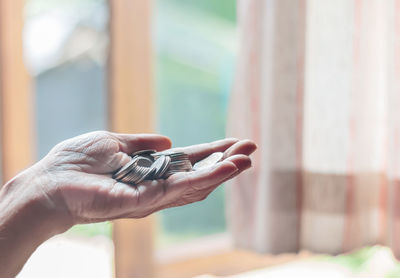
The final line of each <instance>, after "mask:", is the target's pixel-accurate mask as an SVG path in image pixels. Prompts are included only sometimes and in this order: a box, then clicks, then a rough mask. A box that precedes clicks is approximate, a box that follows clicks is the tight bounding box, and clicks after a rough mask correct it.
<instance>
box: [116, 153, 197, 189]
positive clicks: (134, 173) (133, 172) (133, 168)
mask: <svg viewBox="0 0 400 278" xmlns="http://www.w3.org/2000/svg"><path fill="white" fill-rule="evenodd" d="M191 170H192V164H191V162H190V160H189V156H188V155H187V154H185V153H183V152H172V151H169V152H156V151H154V150H144V151H139V152H136V153H134V154H132V159H131V161H129V162H128V163H127V164H126V165H124V166H123V167H122V168H121V169H120V170H118V171H117V172H116V173H115V174H114V175H113V178H114V179H116V180H117V181H122V182H124V183H129V184H139V183H140V182H142V181H144V180H157V179H166V178H168V177H169V176H171V175H173V174H175V173H178V172H187V171H191Z"/></svg>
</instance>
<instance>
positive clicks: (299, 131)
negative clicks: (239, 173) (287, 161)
mask: <svg viewBox="0 0 400 278" xmlns="http://www.w3.org/2000/svg"><path fill="white" fill-rule="evenodd" d="M306 5H307V3H306V0H300V1H299V11H298V30H300V31H299V44H298V45H299V47H298V48H297V88H296V101H297V116H296V117H297V118H296V152H297V153H296V160H297V161H296V167H297V172H296V187H297V196H296V202H297V250H298V251H300V248H301V242H300V237H301V232H300V231H301V214H302V210H303V200H302V199H303V114H304V70H305V69H304V66H305V65H304V61H305V53H306V51H305V36H306V31H305V30H306V26H305V25H306Z"/></svg>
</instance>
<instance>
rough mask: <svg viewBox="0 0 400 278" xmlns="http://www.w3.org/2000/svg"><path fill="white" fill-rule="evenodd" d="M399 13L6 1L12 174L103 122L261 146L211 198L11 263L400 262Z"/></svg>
mask: <svg viewBox="0 0 400 278" xmlns="http://www.w3.org/2000/svg"><path fill="white" fill-rule="evenodd" d="M399 15H400V0H388V1H379V0H353V1H348V0H338V1H328V0H327V1H321V0H270V1H259V0H237V1H235V0H218V1H216V0H152V1H150V0H149V1H147V0H146V1H139V0H138V1H133V0H108V1H107V0H58V1H48V0H13V1H10V0H0V46H1V47H0V100H1V101H0V107H1V108H2V111H1V112H2V114H1V115H2V118H1V121H0V135H1V136H0V144H1V146H2V152H1V153H0V166H1V168H0V177H1V178H2V179H3V180H4V181H6V180H7V179H9V178H11V177H12V176H13V175H14V174H15V173H16V172H18V171H19V170H20V169H22V168H23V167H26V166H27V165H29V164H30V163H32V162H33V161H36V160H39V159H41V158H42V157H43V156H45V155H46V154H47V152H48V151H49V150H50V149H51V148H52V147H53V146H54V145H56V144H57V143H59V142H60V141H62V140H64V139H67V138H70V137H73V136H76V135H79V134H82V133H85V132H90V131H94V130H103V129H112V130H116V131H121V132H136V131H137V132H149V131H150V132H157V133H162V134H165V135H167V136H169V137H170V138H171V139H172V141H173V144H174V146H186V145H192V144H198V143H204V142H209V141H212V140H217V139H220V138H224V137H226V136H235V137H240V138H251V139H253V140H255V141H256V142H257V144H258V145H259V150H258V152H257V153H255V154H254V156H253V162H254V167H253V169H252V170H251V171H247V172H246V173H244V174H243V175H241V176H240V177H239V178H237V179H235V181H234V182H231V184H229V186H226V187H225V186H221V187H220V188H218V189H217V190H216V191H215V192H214V193H213V194H211V196H209V197H208V198H207V199H206V200H205V201H204V202H201V203H198V204H192V205H188V206H185V207H181V208H172V209H168V210H165V211H162V212H160V213H157V214H156V215H155V216H151V217H149V218H146V219H144V220H135V221H122V222H118V221H117V222H114V223H109V222H106V223H98V224H89V225H77V226H75V227H73V228H72V229H70V230H69V231H67V232H66V233H65V234H63V235H59V236H56V237H54V238H52V239H51V240H49V241H47V242H46V243H44V244H43V245H41V246H40V247H39V248H38V250H37V251H36V252H35V253H34V255H33V256H32V257H31V258H30V259H29V261H28V263H27V264H26V265H25V267H24V269H23V271H22V272H21V273H20V274H19V276H18V277H19V278H21V277H98V278H100V277H104V278H105V277H113V276H115V277H118V278H121V277H146V278H147V277H149V278H151V277H157V278H170V277H171V278H179V277H193V276H196V275H203V274H204V275H205V276H202V277H214V276H212V275H219V276H223V277H349V278H350V277H356V278H366V277H382V278H392V277H399V276H400V274H399V273H400V265H399V263H398V261H397V260H396V259H395V256H394V255H393V254H395V255H397V256H400V255H399V254H400V241H399V240H398V238H399V236H398V235H399V234H400V214H399V212H398V211H399V207H398V204H399V203H400V182H399V180H400V144H398V141H399V140H400V113H399V112H398V103H400V81H398V76H399V74H400V16H399ZM26 71H27V72H26ZM32 134H33V136H32ZM383 246H389V247H383ZM305 250H307V251H305ZM320 253H323V254H329V255H317V254H320ZM229 275H233V276H229ZM329 275H330V276H329Z"/></svg>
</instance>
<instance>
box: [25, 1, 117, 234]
mask: <svg viewBox="0 0 400 278" xmlns="http://www.w3.org/2000/svg"><path fill="white" fill-rule="evenodd" d="M25 12H26V24H25V32H24V43H25V56H26V61H27V65H28V68H29V70H30V72H31V74H32V76H33V78H34V83H35V88H34V91H35V92H34V93H35V106H36V107H35V113H36V118H35V120H36V121H35V128H36V136H37V137H36V144H37V145H36V153H37V160H38V159H40V158H42V157H43V156H44V155H46V154H47V153H48V151H49V150H50V149H51V148H52V147H53V146H54V145H56V144H57V143H59V142H60V141H62V140H65V139H67V138H70V137H73V136H76V135H79V134H82V133H86V132H90V131H94V130H101V129H107V83H106V81H107V76H106V74H107V72H106V62H107V45H108V31H107V27H108V6H107V1H106V0H74V1H71V0H63V1H48V0H29V1H27V4H26V9H25ZM70 233H73V234H80V235H96V234H105V235H108V236H109V235H110V233H111V228H110V224H108V223H101V224H93V225H84V226H80V225H79V226H77V227H74V228H73V229H72V230H71V231H70Z"/></svg>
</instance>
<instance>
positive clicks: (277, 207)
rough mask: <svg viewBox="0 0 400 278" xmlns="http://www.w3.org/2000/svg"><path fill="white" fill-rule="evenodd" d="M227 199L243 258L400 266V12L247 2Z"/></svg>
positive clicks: (345, 2)
mask: <svg viewBox="0 0 400 278" xmlns="http://www.w3.org/2000/svg"><path fill="white" fill-rule="evenodd" d="M238 17H239V28H240V50H239V53H238V61H237V72H236V80H235V84H234V90H233V93H232V99H231V103H230V115H229V124H228V134H229V135H230V136H234V137H239V138H250V139H253V140H255V141H256V142H257V144H258V145H259V150H258V151H257V153H256V154H255V155H254V156H253V163H254V167H253V169H251V170H250V171H248V172H246V173H244V174H243V175H241V176H240V177H238V178H237V179H235V180H234V181H233V182H231V184H230V186H229V187H228V192H227V198H228V214H229V215H228V218H229V225H230V230H231V232H232V234H233V238H234V242H235V244H236V245H237V246H238V247H241V248H247V249H252V250H256V251H258V252H268V253H282V252H297V251H299V250H302V249H307V250H311V251H313V252H323V253H330V254H338V253H341V252H347V251H349V250H353V249H355V248H359V247H362V246H365V245H373V244H385V245H388V246H390V247H392V249H393V251H394V252H395V254H396V255H400V0H385V1H381V0H335V1H330V0H238Z"/></svg>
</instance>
